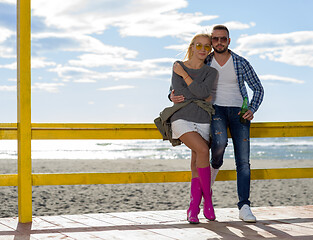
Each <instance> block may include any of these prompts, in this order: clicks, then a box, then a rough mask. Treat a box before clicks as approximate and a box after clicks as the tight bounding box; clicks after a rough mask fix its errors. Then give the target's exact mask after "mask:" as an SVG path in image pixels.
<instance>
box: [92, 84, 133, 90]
mask: <svg viewBox="0 0 313 240" xmlns="http://www.w3.org/2000/svg"><path fill="white" fill-rule="evenodd" d="M131 88H135V86H131V85H119V86H112V87H106V88H99V89H98V90H100V91H115V90H125V89H131Z"/></svg>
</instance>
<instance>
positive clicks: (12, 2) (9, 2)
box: [0, 0, 16, 5]
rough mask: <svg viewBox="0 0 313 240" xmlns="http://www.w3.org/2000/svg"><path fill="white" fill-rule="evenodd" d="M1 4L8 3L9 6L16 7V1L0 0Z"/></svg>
mask: <svg viewBox="0 0 313 240" xmlns="http://www.w3.org/2000/svg"><path fill="white" fill-rule="evenodd" d="M0 3H8V4H12V5H15V4H16V0H0Z"/></svg>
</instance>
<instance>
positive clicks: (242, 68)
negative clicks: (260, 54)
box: [206, 50, 264, 113]
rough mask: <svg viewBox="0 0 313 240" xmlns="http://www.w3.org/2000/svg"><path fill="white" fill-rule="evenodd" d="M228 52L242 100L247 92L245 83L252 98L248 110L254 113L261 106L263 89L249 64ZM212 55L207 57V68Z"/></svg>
mask: <svg viewBox="0 0 313 240" xmlns="http://www.w3.org/2000/svg"><path fill="white" fill-rule="evenodd" d="M229 52H230V54H231V55H232V57H233V61H234V67H235V72H236V75H237V81H238V85H239V89H240V93H241V95H242V98H244V97H248V92H247V89H246V86H245V83H244V82H245V81H246V83H247V84H248V86H249V88H250V89H251V90H252V91H253V97H252V100H251V102H250V104H249V110H251V111H252V112H253V113H255V112H256V111H257V110H258V108H259V106H260V105H261V103H262V100H263V96H264V89H263V87H262V84H261V81H260V80H259V78H258V76H257V75H256V73H255V72H254V70H253V68H252V66H251V65H250V63H249V62H248V61H247V60H246V59H245V58H243V57H240V56H239V55H237V54H236V53H234V52H232V51H230V50H229ZM213 55H214V52H212V53H210V54H209V56H208V57H207V58H206V63H207V64H208V65H209V66H210V65H211V63H212V59H213Z"/></svg>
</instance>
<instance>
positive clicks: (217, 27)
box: [212, 25, 229, 37]
mask: <svg viewBox="0 0 313 240" xmlns="http://www.w3.org/2000/svg"><path fill="white" fill-rule="evenodd" d="M214 30H225V31H226V32H227V35H228V37H229V31H228V28H227V27H226V26H224V25H216V26H214V27H213V30H212V32H213V31H214Z"/></svg>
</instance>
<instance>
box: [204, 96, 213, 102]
mask: <svg viewBox="0 0 313 240" xmlns="http://www.w3.org/2000/svg"><path fill="white" fill-rule="evenodd" d="M212 99H213V97H212V96H209V97H207V98H206V99H204V100H205V101H206V102H209V103H210V102H211V101H212Z"/></svg>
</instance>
